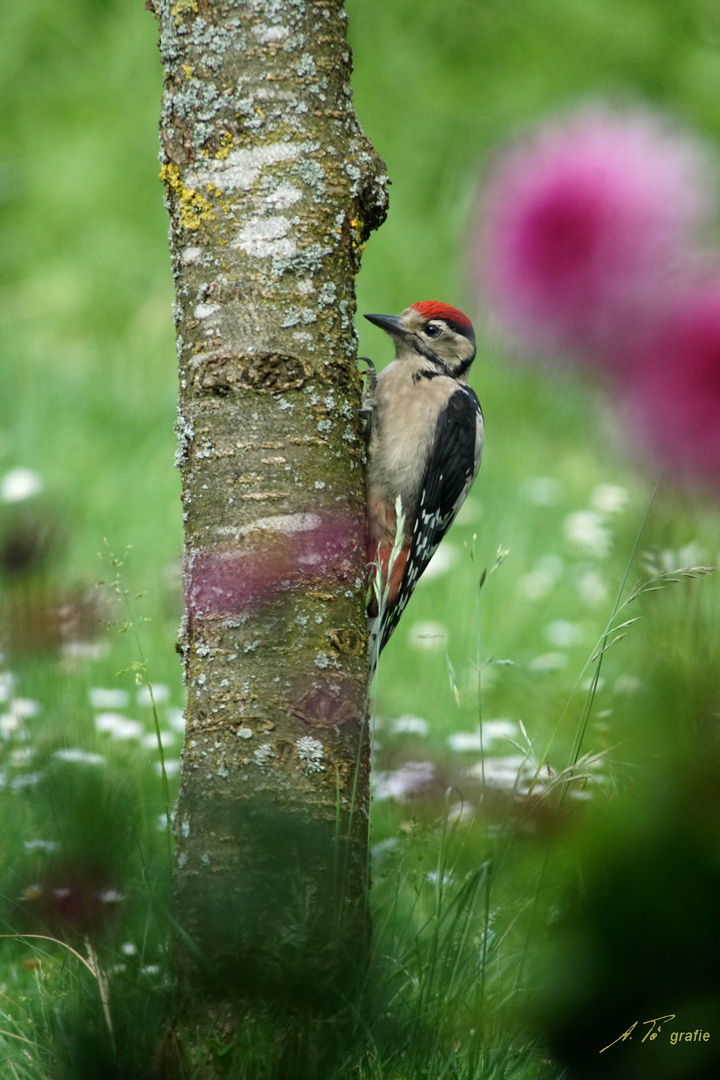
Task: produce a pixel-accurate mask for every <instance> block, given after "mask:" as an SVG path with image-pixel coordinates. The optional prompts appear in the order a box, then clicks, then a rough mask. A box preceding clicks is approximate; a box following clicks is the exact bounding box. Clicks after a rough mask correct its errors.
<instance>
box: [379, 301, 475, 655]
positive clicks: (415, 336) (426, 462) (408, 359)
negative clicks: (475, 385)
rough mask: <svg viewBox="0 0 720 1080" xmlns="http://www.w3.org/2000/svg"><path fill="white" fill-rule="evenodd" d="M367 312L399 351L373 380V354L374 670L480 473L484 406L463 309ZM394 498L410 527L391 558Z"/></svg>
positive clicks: (422, 305)
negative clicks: (378, 585)
mask: <svg viewBox="0 0 720 1080" xmlns="http://www.w3.org/2000/svg"><path fill="white" fill-rule="evenodd" d="M365 318H366V319H369V320H370V322H371V323H374V324H375V326H379V327H381V329H383V330H385V331H386V333H388V334H389V335H390V336H391V337H392V339H393V341H394V343H395V359H394V360H393V362H392V363H391V364H389V365H388V367H386V368H385V370H384V371H382V372H381V373H380V375H379V376H378V378H377V383H376V385H373V384H374V366H373V365H372V362H371V361H368V362H369V363H370V369H369V372H370V378H369V379H368V392H367V395H366V398H367V404H368V406H369V414H370V436H369V443H368V475H367V532H368V562H369V563H370V564H375V565H378V566H379V567H380V572H381V580H382V587H383V591H384V598H383V600H381V602H380V604H378V599H377V596H376V595H372V596H371V599H370V603H369V605H368V616H369V618H370V644H369V647H370V657H371V663H372V664H373V670H374V664H375V661H376V659H377V657H378V656H379V654H380V652H381V650H382V649H383V648H384V646H385V645H386V643H387V642H388V640H389V638H390V636H391V634H392V632H393V630H394V629H395V627H396V626H397V624H398V622H399V620H400V616H401V615H402V613H403V611H404V610H405V607H406V605H407V602H408V600H409V599H410V596H411V595H412V591H413V589H414V588H415V586H416V585H417V583H418V580H419V579H420V576H421V575H422V573H423V572H424V570H425V567H426V566H427V564H428V563H429V562H430V559H431V558H432V556H433V555H434V554H435V551H436V550H437V547H438V545H439V543H440V541H441V540H442V538H443V536H444V535H445V533H446V532H447V531H448V529H449V528H450V526H451V525H452V523H453V521H454V520H455V517H456V515H457V513H458V510H459V509H460V507H461V506H462V504H463V502H464V501H465V498H466V496H467V493H468V492H469V490H470V488H471V487H472V484H473V481H474V480H475V477H476V476H477V472H478V469H479V468H480V457H481V454H482V446H483V414H482V409H481V408H480V402H479V401H478V399H477V396H476V395H475V393H474V391H473V390H472V389H471V388H470V387H469V386H468V382H467V374H468V371H469V370H470V365H471V364H472V362H473V360H474V359H475V332H474V330H473V327H472V323H471V322H470V320H469V319H468V317H467V315H464V314H463V312H462V311H458V309H457V308H454V307H450V305H449V304H440V303H437V302H436V301H434V300H424V301H420V302H419V303H417V304H412V305H411V306H410V307H408V308H405V310H404V311H401V312H400V314H399V315H366V316H365ZM398 499H399V503H398ZM398 506H400V507H401V511H402V515H403V517H404V528H403V534H402V540H401V544H402V546H401V547H400V548H399V550H398V549H396V557H395V560H394V562H393V560H392V552H393V547H394V545H395V543H396V534H397V525H398V521H397V507H398ZM391 564H392V565H391Z"/></svg>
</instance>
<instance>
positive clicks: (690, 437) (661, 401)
mask: <svg viewBox="0 0 720 1080" xmlns="http://www.w3.org/2000/svg"><path fill="white" fill-rule="evenodd" d="M629 366H630V370H631V372H632V375H631V379H630V382H629V384H628V385H627V387H626V389H625V410H626V416H627V418H628V423H629V428H630V430H631V431H632V432H633V437H634V438H635V439H637V440H638V441H639V442H640V444H641V446H642V447H643V448H644V449H645V450H646V451H649V452H650V454H651V456H653V457H654V459H655V460H656V461H657V462H659V463H661V464H662V465H665V466H667V467H668V468H669V469H670V470H671V471H673V472H675V473H676V474H679V475H681V476H682V477H684V478H695V479H697V480H700V481H702V482H704V483H707V484H708V485H709V486H711V487H714V488H715V490H716V491H720V280H718V279H716V281H715V283H714V284H713V285H712V286H707V287H705V289H703V290H702V291H700V292H698V293H697V294H696V295H694V296H691V297H690V298H689V299H687V300H686V301H685V302H684V303H683V304H681V305H679V306H678V307H676V308H675V309H674V310H673V311H671V312H670V313H669V314H668V315H667V316H666V317H665V318H664V319H663V320H662V322H661V323H660V325H659V326H658V328H657V331H656V333H655V334H654V335H653V337H652V338H651V339H650V340H649V341H648V342H647V343H646V344H645V346H644V347H642V348H641V349H640V350H638V351H637V353H636V354H635V355H634V356H633V357H632V359H631V363H630V365H629Z"/></svg>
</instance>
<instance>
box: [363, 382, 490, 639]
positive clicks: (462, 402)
mask: <svg viewBox="0 0 720 1080" xmlns="http://www.w3.org/2000/svg"><path fill="white" fill-rule="evenodd" d="M482 424H483V416H482V409H481V408H480V402H479V401H478V399H477V396H476V394H475V392H474V391H473V390H472V389H471V388H470V387H469V386H467V385H465V384H460V385H459V386H458V388H457V390H455V391H454V393H452V394H451V395H450V397H449V398H448V402H447V405H446V406H445V408H444V409H443V411H442V412H441V414H440V416H439V417H438V422H437V427H436V428H435V438H434V440H433V446H432V449H431V451H430V456H429V458H428V463H427V466H426V469H425V475H424V478H423V483H422V488H421V492H422V494H421V498H420V505H419V506H418V511H417V518H416V520H415V526H414V528H413V533H412V538H411V541H410V551H409V554H408V558H407V562H406V565H405V572H404V574H403V579H402V584H401V586H400V593H399V599H398V603H397V605H396V606H395V607H394V608H393V609H392V610H391V611H389V612H388V613H387V618H386V620H384V625H383V627H382V636H381V645H380V648H381V649H382V648H383V647H384V646H385V644H386V643H387V641H388V640H389V638H390V635H391V634H392V632H393V630H394V629H395V627H396V626H397V624H398V622H399V620H400V616H401V615H402V613H403V611H404V610H405V606H406V604H407V602H408V600H409V599H410V596H411V594H412V591H413V589H414V588H415V586H416V585H417V583H418V581H419V579H420V577H421V576H422V574H423V572H424V570H425V568H426V566H427V564H428V563H429V562H430V560H431V558H432V557H433V555H434V554H435V552H436V551H437V548H438V545H439V544H440V541H441V540H442V538H443V536H444V535H445V533H446V532H447V531H448V529H449V528H450V526H451V525H452V523H453V521H454V520H455V517H456V516H457V513H458V511H459V509H460V507H461V506H462V504H463V503H464V502H465V498H466V496H467V493H468V491H469V490H470V488H471V487H472V484H473V481H474V479H475V477H476V476H477V471H478V469H479V468H480V454H481V452H482Z"/></svg>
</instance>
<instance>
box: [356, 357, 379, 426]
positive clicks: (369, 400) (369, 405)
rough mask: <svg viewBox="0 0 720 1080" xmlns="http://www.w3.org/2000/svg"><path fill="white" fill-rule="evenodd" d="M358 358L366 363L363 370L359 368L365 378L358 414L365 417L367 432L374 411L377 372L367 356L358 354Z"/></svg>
mask: <svg viewBox="0 0 720 1080" xmlns="http://www.w3.org/2000/svg"><path fill="white" fill-rule="evenodd" d="M358 360H362V361H363V362H364V363H366V364H367V367H366V368H365V370H364V371H363V370H362V368H361V369H360V374H361V375H364V376H365V377H366V379H367V382H366V384H365V393H364V394H363V398H362V405H361V407H360V409H358V412H359V414H360V416H363V417H365V419H366V420H367V421H368V433H369V431H370V429H371V427H372V419H373V415H374V413H375V404H376V402H375V389H376V387H377V372H376V371H375V365H374V364H373V362H372V360H371V359H370V357H369V356H360V357H358Z"/></svg>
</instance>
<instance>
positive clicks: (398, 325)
mask: <svg viewBox="0 0 720 1080" xmlns="http://www.w3.org/2000/svg"><path fill="white" fill-rule="evenodd" d="M365 318H366V319H368V320H369V322H371V323H374V324H375V326H379V327H380V329H381V330H384V331H385V332H386V333H387V334H392V335H393V336H394V337H404V336H405V334H406V333H407V330H405V328H404V327H403V325H402V322H401V321H400V316H399V315H365Z"/></svg>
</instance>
